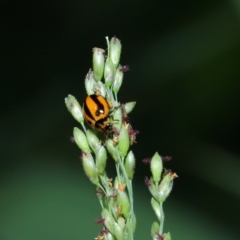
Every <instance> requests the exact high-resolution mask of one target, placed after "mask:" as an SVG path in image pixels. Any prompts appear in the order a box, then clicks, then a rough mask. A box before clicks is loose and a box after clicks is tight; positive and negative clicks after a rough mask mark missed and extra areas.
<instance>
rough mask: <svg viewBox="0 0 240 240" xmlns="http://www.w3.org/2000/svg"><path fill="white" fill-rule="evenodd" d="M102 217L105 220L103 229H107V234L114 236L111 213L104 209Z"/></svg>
mask: <svg viewBox="0 0 240 240" xmlns="http://www.w3.org/2000/svg"><path fill="white" fill-rule="evenodd" d="M102 217H103V218H104V219H105V220H104V225H105V227H106V228H107V229H108V231H109V232H111V233H112V234H114V223H115V220H114V218H113V216H112V215H111V213H110V212H109V211H108V210H107V209H106V208H104V209H103V210H102Z"/></svg>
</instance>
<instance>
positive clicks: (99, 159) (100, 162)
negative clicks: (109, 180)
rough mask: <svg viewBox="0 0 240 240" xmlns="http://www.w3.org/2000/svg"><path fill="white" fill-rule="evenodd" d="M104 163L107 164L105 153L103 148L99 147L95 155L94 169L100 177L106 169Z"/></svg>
mask: <svg viewBox="0 0 240 240" xmlns="http://www.w3.org/2000/svg"><path fill="white" fill-rule="evenodd" d="M106 162H107V151H106V149H105V147H104V146H101V148H100V149H99V151H98V153H97V154H96V167H97V172H98V174H100V175H103V174H104V172H105V168H106Z"/></svg>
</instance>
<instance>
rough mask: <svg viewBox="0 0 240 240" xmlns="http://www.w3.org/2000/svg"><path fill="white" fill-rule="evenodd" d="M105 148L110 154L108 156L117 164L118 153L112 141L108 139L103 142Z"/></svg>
mask: <svg viewBox="0 0 240 240" xmlns="http://www.w3.org/2000/svg"><path fill="white" fill-rule="evenodd" d="M105 146H106V148H107V150H108V152H109V153H110V155H111V156H112V158H113V160H114V161H115V162H116V163H118V152H117V148H116V146H115V145H114V143H113V140H112V139H110V138H108V139H107V140H106V141H105Z"/></svg>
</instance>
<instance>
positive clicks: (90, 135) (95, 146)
mask: <svg viewBox="0 0 240 240" xmlns="http://www.w3.org/2000/svg"><path fill="white" fill-rule="evenodd" d="M86 135H87V140H88V143H89V145H90V148H91V149H92V150H93V151H94V153H95V154H96V153H97V152H98V151H99V149H100V147H101V146H102V145H101V143H100V140H99V139H98V137H97V135H96V134H95V133H94V132H93V131H92V130H90V129H89V130H87V132H86Z"/></svg>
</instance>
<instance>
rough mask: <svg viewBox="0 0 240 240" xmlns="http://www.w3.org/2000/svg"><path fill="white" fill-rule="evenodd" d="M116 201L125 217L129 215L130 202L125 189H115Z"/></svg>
mask: <svg viewBox="0 0 240 240" xmlns="http://www.w3.org/2000/svg"><path fill="white" fill-rule="evenodd" d="M117 203H118V206H119V207H121V210H122V214H123V216H124V217H125V218H128V217H129V216H130V214H131V213H130V202H129V199H128V195H127V193H126V192H125V191H121V190H119V189H118V190H117Z"/></svg>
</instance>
